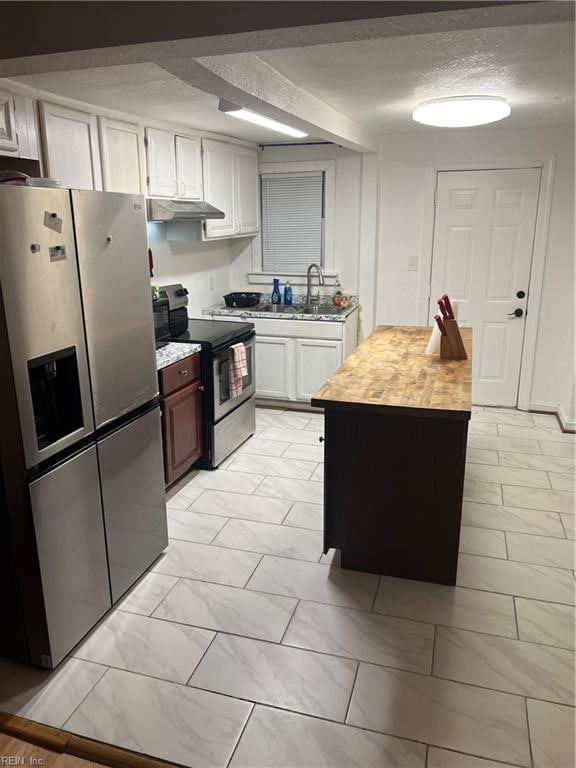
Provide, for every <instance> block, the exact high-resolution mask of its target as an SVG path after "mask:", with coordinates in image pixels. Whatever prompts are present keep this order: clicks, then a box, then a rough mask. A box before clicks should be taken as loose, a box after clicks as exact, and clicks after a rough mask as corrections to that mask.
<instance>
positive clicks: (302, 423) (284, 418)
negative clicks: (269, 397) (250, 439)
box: [256, 408, 310, 429]
mask: <svg viewBox="0 0 576 768" xmlns="http://www.w3.org/2000/svg"><path fill="white" fill-rule="evenodd" d="M309 421H310V416H309V415H308V414H306V413H295V412H291V411H281V412H279V413H272V412H271V411H261V410H259V409H258V408H257V409H256V424H257V426H259V427H278V428H280V429H284V428H286V429H304V428H305V427H306V426H307V424H308V422H309Z"/></svg>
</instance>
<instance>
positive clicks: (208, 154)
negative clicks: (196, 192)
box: [202, 140, 238, 239]
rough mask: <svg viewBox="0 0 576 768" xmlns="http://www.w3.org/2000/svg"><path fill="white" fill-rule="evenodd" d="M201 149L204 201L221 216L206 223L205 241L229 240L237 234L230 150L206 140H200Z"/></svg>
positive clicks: (225, 145) (231, 152)
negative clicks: (223, 214)
mask: <svg viewBox="0 0 576 768" xmlns="http://www.w3.org/2000/svg"><path fill="white" fill-rule="evenodd" d="M202 146H203V149H204V154H203V167H204V196H205V199H206V202H207V203H210V204H211V205H214V206H216V208H219V209H220V210H221V211H224V213H225V218H223V219H208V220H207V221H206V228H205V233H206V238H208V239H209V238H212V237H230V236H231V235H235V234H236V233H237V232H238V225H237V221H236V208H235V200H234V198H235V183H234V178H235V172H234V147H233V146H232V145H230V144H225V143H224V142H221V141H208V140H203V141H202Z"/></svg>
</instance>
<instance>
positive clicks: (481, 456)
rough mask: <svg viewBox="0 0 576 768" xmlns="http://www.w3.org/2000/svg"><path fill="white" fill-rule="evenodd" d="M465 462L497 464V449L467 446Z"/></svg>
mask: <svg viewBox="0 0 576 768" xmlns="http://www.w3.org/2000/svg"><path fill="white" fill-rule="evenodd" d="M466 464H498V451H488V450H486V449H484V448H468V450H467V451H466Z"/></svg>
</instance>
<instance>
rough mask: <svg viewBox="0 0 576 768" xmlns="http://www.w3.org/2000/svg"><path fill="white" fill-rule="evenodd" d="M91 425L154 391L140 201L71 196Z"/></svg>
mask: <svg viewBox="0 0 576 768" xmlns="http://www.w3.org/2000/svg"><path fill="white" fill-rule="evenodd" d="M71 194H72V209H73V211H74V220H75V226H76V243H77V249H78V266H79V269H80V283H81V286H82V304H83V307H84V318H85V323H86V341H87V346H88V360H89V363H90V378H91V381H92V393H93V399H94V416H95V421H96V427H101V426H103V425H104V424H107V423H108V422H110V421H112V420H113V419H116V418H119V417H121V416H123V415H125V414H128V413H130V411H132V410H134V409H135V408H138V407H139V406H141V405H144V404H145V403H147V402H148V401H150V400H152V399H153V398H154V397H155V396H156V395H157V394H158V376H157V372H156V355H155V341H154V319H153V315H152V299H151V294H150V271H149V266H148V258H147V255H146V252H147V248H148V243H147V237H146V220H145V214H144V198H143V197H142V196H141V195H124V194H117V193H113V192H88V191H78V190H73V191H72V193H71Z"/></svg>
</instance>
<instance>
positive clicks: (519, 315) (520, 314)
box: [508, 307, 524, 317]
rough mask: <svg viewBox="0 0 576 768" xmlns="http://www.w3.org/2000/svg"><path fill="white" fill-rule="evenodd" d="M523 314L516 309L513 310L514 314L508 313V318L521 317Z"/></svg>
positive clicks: (522, 311) (521, 310) (520, 310)
mask: <svg viewBox="0 0 576 768" xmlns="http://www.w3.org/2000/svg"><path fill="white" fill-rule="evenodd" d="M523 314H524V310H523V309H520V307H518V309H515V310H514V312H508V317H522V315H523Z"/></svg>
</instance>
